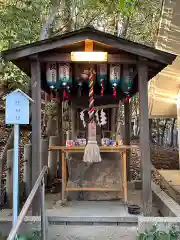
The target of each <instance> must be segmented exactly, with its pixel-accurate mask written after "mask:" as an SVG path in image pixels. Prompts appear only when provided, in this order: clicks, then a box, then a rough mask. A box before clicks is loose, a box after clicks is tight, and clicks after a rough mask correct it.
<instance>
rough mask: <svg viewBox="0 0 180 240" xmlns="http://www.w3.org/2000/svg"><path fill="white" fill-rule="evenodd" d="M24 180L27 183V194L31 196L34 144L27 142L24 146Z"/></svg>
mask: <svg viewBox="0 0 180 240" xmlns="http://www.w3.org/2000/svg"><path fill="white" fill-rule="evenodd" d="M23 181H24V183H25V194H26V197H28V196H29V194H30V192H31V189H32V145H31V144H26V145H25V146H24V171H23Z"/></svg>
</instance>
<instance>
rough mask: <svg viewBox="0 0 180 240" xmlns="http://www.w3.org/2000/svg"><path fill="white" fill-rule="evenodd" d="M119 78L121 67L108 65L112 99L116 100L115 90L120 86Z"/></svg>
mask: <svg viewBox="0 0 180 240" xmlns="http://www.w3.org/2000/svg"><path fill="white" fill-rule="evenodd" d="M120 77H121V66H120V65H119V64H111V65H110V84H111V86H112V88H113V97H115V98H116V95H117V93H116V90H117V87H118V85H119V84H120Z"/></svg>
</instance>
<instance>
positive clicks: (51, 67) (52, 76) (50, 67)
mask: <svg viewBox="0 0 180 240" xmlns="http://www.w3.org/2000/svg"><path fill="white" fill-rule="evenodd" d="M46 81H47V85H48V86H49V87H50V100H54V98H53V89H54V88H55V86H56V82H57V65H56V63H47V64H46Z"/></svg>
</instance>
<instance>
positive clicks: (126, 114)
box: [124, 101, 131, 181]
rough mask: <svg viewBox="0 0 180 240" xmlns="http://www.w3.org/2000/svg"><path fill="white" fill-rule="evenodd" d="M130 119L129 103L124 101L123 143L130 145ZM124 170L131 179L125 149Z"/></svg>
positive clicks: (127, 151) (128, 158)
mask: <svg viewBox="0 0 180 240" xmlns="http://www.w3.org/2000/svg"><path fill="white" fill-rule="evenodd" d="M130 121H131V110H130V103H129V101H128V102H125V103H124V144H125V145H130V142H131V129H130V126H131V124H130ZM126 170H127V180H128V181H130V180H131V176H130V151H129V150H126Z"/></svg>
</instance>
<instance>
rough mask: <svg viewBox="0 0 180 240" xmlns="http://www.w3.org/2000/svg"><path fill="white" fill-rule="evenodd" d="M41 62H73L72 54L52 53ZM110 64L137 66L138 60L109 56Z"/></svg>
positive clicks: (127, 55)
mask: <svg viewBox="0 0 180 240" xmlns="http://www.w3.org/2000/svg"><path fill="white" fill-rule="evenodd" d="M40 61H41V62H59V63H64V62H72V61H71V54H70V53H57V52H54V51H53V52H51V53H50V54H47V55H44V54H42V55H41V56H40ZM107 62H108V63H120V64H136V63H137V60H136V57H135V56H134V55H133V54H128V53H122V54H108V60H107Z"/></svg>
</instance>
